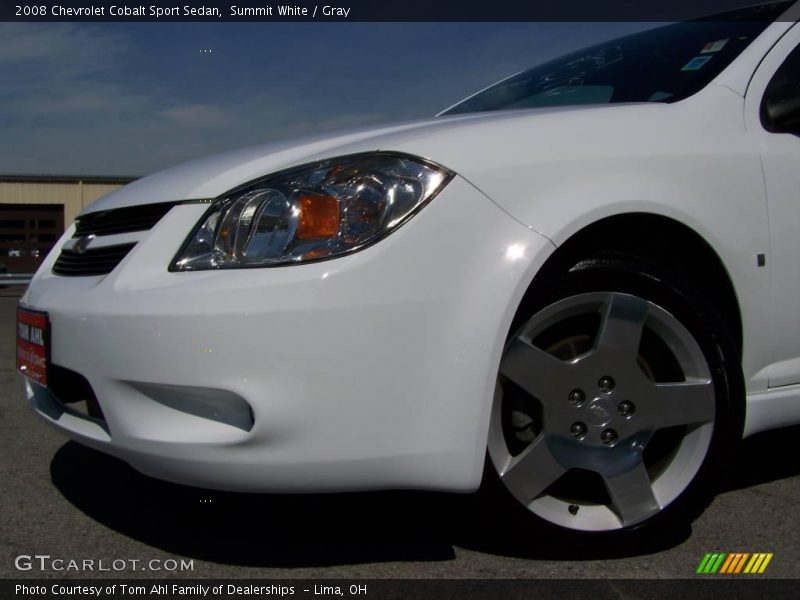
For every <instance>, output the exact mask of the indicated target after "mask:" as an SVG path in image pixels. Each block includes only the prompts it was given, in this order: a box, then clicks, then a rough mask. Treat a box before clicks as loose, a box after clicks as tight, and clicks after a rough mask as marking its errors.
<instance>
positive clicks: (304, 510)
mask: <svg viewBox="0 0 800 600" xmlns="http://www.w3.org/2000/svg"><path fill="white" fill-rule="evenodd" d="M798 435H800V427H793V428H789V429H785V430H781V431H776V432H771V433H768V434H762V435H758V436H755V437H753V438H750V439H748V440H746V441H745V442H744V443H743V445H742V447H741V450H740V452H739V459H738V462H737V463H735V464H738V465H739V468H738V469H737V470H736V472H735V473H734V474H733V477H732V479H731V480H730V482H729V486H728V487H727V489H728V490H734V489H740V488H745V487H750V486H753V485H757V484H760V483H765V482H768V481H772V480H775V479H782V478H786V477H792V476H797V475H800V463H798V461H796V460H795V461H791V462H790V461H788V460H776V457H781V456H786V454H787V453H786V452H785V449H786V448H788V447H791V443H792V442H793V441H794V440H796V439H797V437H798ZM786 458H788V456H787V457H786ZM50 471H51V476H52V480H53V483H54V484H55V485H56V487H57V488H58V489H59V490H60V491H61V493H62V494H63V495H64V497H65V498H66V499H67V500H68V501H69V502H71V503H72V504H73V505H74V506H76V507H77V508H78V509H79V510H81V511H82V512H84V513H85V514H87V515H89V516H90V517H92V518H93V519H95V520H96V521H98V522H100V523H102V524H103V525H105V526H107V527H109V528H111V529H113V530H115V531H117V532H119V533H121V534H123V535H125V536H128V537H130V538H133V539H135V540H138V541H140V542H143V543H145V544H148V545H150V546H154V547H157V548H160V549H162V550H165V551H167V552H171V553H175V554H180V555H184V556H188V557H191V558H196V559H198V560H208V561H213V562H217V563H223V564H235V565H245V566H273V567H310V566H329V565H340V564H358V563H375V562H386V561H443V560H450V559H453V558H454V557H455V553H454V549H453V548H454V546H461V547H464V548H469V549H471V550H476V551H480V552H489V553H493V554H499V555H504V556H516V557H524V558H528V559H556V560H558V559H568V560H573V561H574V560H587V559H596V558H622V557H626V556H633V555H641V554H649V553H653V552H659V551H662V550H665V549H668V548H672V547H674V546H677V545H679V544H681V543H682V542H684V541H685V540H686V539H687V538H688V537H689V535H690V534H691V527H690V526H689V525H686V526H685V527H677V528H672V529H671V531H670V533H669V534H668V535H667V536H661V537H659V538H658V539H653V540H652V541H651V542H650V543H648V546H647V547H643V546H641V545H637V546H635V547H633V546H629V545H614V544H611V545H606V546H604V547H603V549H602V551H598V550H597V549H591V548H589V547H586V548H581V547H576V546H575V545H574V544H568V545H565V544H559V542H558V540H556V539H552V538H551V537H548V539H547V540H546V542H544V543H542V542H538V541H536V540H534V539H531V537H530V535H529V534H525V533H523V532H522V530H520V531H509V527H508V526H499V525H500V523H499V522H498V521H502V519H499V520H496V519H494V518H493V516H492V512H491V511H490V510H487V509H486V508H485V507H482V506H481V505H482V503H483V502H484V500H485V498H483V496H481V495H480V494H477V495H463V496H462V495H455V494H439V493H431V492H369V493H358V494H327V495H321V494H314V495H260V494H235V493H227V492H218V491H208V490H202V489H198V488H192V487H187V486H181V485H177V484H172V483H167V482H163V481H159V480H156V479H152V478H150V477H147V476H145V475H142V474H140V473H138V472H137V471H135V470H133V469H132V468H131V467H129V466H128V465H127V464H125V463H123V462H122V461H120V460H118V459H115V458H112V457H110V456H107V455H105V454H102V453H100V452H97V451H95V450H91V449H89V448H85V447H83V446H81V445H79V444H76V443H74V442H67V443H66V444H64V445H63V446H62V447H61V448H60V449H59V450H58V452H57V453H56V454H55V456H54V457H53V460H52V463H51V467H50Z"/></svg>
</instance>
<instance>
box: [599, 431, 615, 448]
mask: <svg viewBox="0 0 800 600" xmlns="http://www.w3.org/2000/svg"><path fill="white" fill-rule="evenodd" d="M600 440H602V442H603V443H604V444H605V445H606V446H613V445H614V444H616V443H617V432H616V431H614V430H613V429H606V430H605V431H604V432H603V433H601V434H600Z"/></svg>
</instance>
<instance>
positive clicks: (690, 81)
mask: <svg viewBox="0 0 800 600" xmlns="http://www.w3.org/2000/svg"><path fill="white" fill-rule="evenodd" d="M788 4H789V3H784V2H781V3H778V4H770V5H766V6H759V7H752V8H747V9H743V10H738V11H735V12H732V13H727V14H725V15H724V19H725V20H724V21H723V20H720V21H711V20H698V21H687V22H684V23H676V24H673V25H667V26H665V27H659V28H657V29H651V30H649V31H645V32H642V33H637V34H634V35H630V36H627V37H623V38H619V39H616V40H612V41H610V42H605V43H602V44H599V45H597V46H593V47H591V48H585V49H583V50H579V51H578V52H574V53H572V54H568V55H567V56H563V57H561V58H557V59H555V60H552V61H550V62H547V63H544V64H543V65H540V66H538V67H534V68H532V69H529V70H527V71H523V72H522V73H519V74H518V75H514V76H513V77H509V78H508V79H505V80H503V81H501V82H499V83H496V84H495V85H493V86H491V87H489V88H487V89H485V90H483V91H482V92H478V93H477V94H475V95H474V96H472V97H470V98H467V99H466V100H464V101H462V102H460V103H458V104H456V105H455V106H453V107H452V108H450V109H448V110H446V111H444V112H443V113H442V114H443V115H454V114H459V113H470V112H483V111H491V110H513V109H520V108H539V107H546V106H564V105H576V104H608V103H617V102H676V101H678V100H682V99H684V98H687V97H688V96H691V95H692V94H694V93H695V92H698V91H699V90H701V89H702V88H703V87H705V86H706V85H707V84H708V83H709V82H710V81H711V80H712V79H713V78H714V77H716V76H717V75H718V74H719V73H720V72H722V70H723V69H724V68H725V67H727V66H728V65H729V64H730V63H731V62H732V61H733V60H734V59H735V58H736V57H737V56H738V55H739V54H740V53H741V52H742V50H744V49H745V48H746V47H747V45H748V44H750V42H752V41H753V40H754V39H755V38H756V37H758V35H759V34H761V32H762V31H764V29H766V27H767V26H768V25H769V23H770V22H771V21H773V20H775V19H776V18H777V17H778V16H780V14H781V13H782V12H783V11H784V10H785V9H786V7H787V5H788ZM717 18H720V17H717Z"/></svg>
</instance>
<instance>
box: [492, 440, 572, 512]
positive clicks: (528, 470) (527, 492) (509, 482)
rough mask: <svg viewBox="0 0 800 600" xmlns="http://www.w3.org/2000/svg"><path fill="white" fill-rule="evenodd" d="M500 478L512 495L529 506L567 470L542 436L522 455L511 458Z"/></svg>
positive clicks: (501, 471) (502, 470)
mask: <svg viewBox="0 0 800 600" xmlns="http://www.w3.org/2000/svg"><path fill="white" fill-rule="evenodd" d="M499 471H500V477H501V478H502V480H503V483H505V485H506V487H507V488H508V489H509V490H510V491H511V493H512V494H514V496H515V497H516V498H517V499H518V500H519V501H520V502H523V503H524V504H528V503H529V502H530V501H531V500H533V499H534V498H536V496H538V495H540V494H541V493H542V492H544V491H545V490H546V489H547V488H548V487H549V486H550V485H551V484H552V483H554V482H555V481H556V480H557V479H558V478H559V477H561V476H562V475H563V474H564V472H565V471H566V469H564V467H562V466H561V464H560V463H559V462H558V461H557V460H556V459H555V457H554V456H553V454H552V453H551V452H550V449H549V448H548V447H547V442H546V439H545V436H543V435H540V436H539V437H538V438H537V439H535V440H534V441H533V442H532V443H531V444H530V446H528V447H527V448H525V450H523V451H522V453H521V454H519V455H517V456H513V457H510V459H509V460H508V463H507V464H506V466H505V468H503V469H501V470H499Z"/></svg>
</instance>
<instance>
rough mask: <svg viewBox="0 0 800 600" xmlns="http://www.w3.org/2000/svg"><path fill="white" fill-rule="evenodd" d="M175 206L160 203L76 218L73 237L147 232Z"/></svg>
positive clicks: (173, 203) (94, 213) (171, 203)
mask: <svg viewBox="0 0 800 600" xmlns="http://www.w3.org/2000/svg"><path fill="white" fill-rule="evenodd" d="M175 204H176V202H161V203H159V204H145V205H144V206H130V207H126V208H115V209H113V210H103V211H99V212H93V213H89V214H86V215H83V216H82V217H79V218H78V220H77V221H76V223H75V234H74V235H73V237H83V236H86V235H114V234H116V233H128V232H130V231H147V230H148V229H152V227H153V226H154V225H155V224H156V223H158V222H159V220H161V217H163V216H164V215H165V214H167V212H169V209H170V208H172V207H173V206H175Z"/></svg>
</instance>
